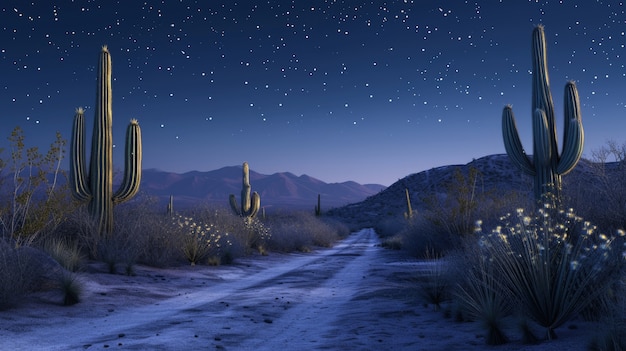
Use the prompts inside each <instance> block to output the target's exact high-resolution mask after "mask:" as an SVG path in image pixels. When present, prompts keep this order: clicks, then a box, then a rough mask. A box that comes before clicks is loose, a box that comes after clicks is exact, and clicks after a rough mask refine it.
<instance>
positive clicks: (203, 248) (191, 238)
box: [173, 215, 231, 266]
mask: <svg viewBox="0 0 626 351" xmlns="http://www.w3.org/2000/svg"><path fill="white" fill-rule="evenodd" d="M174 227H175V228H174V229H173V230H174V231H175V230H177V229H178V230H180V231H182V235H180V236H179V237H180V239H181V250H182V253H183V255H184V256H185V258H186V259H187V261H189V262H190V263H191V265H192V266H193V265H195V264H196V263H200V262H201V261H207V260H208V259H209V258H211V262H212V263H211V264H212V265H215V264H216V260H215V257H220V256H221V251H222V249H223V248H224V247H227V246H229V245H230V242H231V241H230V234H229V233H228V232H223V233H222V232H220V230H219V229H218V228H217V227H216V226H215V225H214V224H211V223H202V222H196V221H195V220H194V219H193V218H191V217H183V216H180V215H179V216H176V217H174Z"/></svg>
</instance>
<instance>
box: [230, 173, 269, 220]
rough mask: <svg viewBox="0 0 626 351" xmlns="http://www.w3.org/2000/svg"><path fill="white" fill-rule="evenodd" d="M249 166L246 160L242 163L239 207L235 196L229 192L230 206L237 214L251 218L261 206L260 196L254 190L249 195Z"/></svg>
mask: <svg viewBox="0 0 626 351" xmlns="http://www.w3.org/2000/svg"><path fill="white" fill-rule="evenodd" d="M250 188H251V187H250V168H249V167H248V162H244V163H243V188H242V189H241V207H239V205H238V204H237V198H236V197H235V195H234V194H230V198H229V200H230V207H231V208H232V209H233V212H235V214H237V216H241V217H245V218H247V219H252V218H254V217H255V216H256V214H257V213H258V212H259V209H260V208H261V196H260V195H259V194H258V193H257V192H256V191H255V192H254V193H252V196H250Z"/></svg>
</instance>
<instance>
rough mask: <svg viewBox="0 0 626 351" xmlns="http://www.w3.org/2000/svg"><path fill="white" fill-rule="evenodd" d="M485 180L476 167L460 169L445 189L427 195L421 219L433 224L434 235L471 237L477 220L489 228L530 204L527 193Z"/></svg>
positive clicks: (455, 172)
mask: <svg viewBox="0 0 626 351" xmlns="http://www.w3.org/2000/svg"><path fill="white" fill-rule="evenodd" d="M483 178H484V177H483V174H482V173H481V172H480V170H479V169H477V168H476V167H469V168H468V171H467V172H466V173H463V172H462V171H461V170H460V169H456V170H455V171H454V173H453V174H452V177H451V178H450V179H449V180H447V181H446V182H444V184H443V186H442V188H441V189H433V191H432V192H429V193H428V194H427V195H426V196H424V198H423V199H422V201H423V202H424V204H425V205H426V209H425V210H424V211H423V213H422V214H421V216H423V217H424V218H425V219H426V220H428V221H429V222H430V223H431V225H430V228H429V230H430V232H431V233H436V234H438V235H439V236H440V237H443V235H444V234H446V235H448V236H450V237H452V238H458V237H459V236H468V235H471V234H473V233H474V227H475V223H476V220H478V219H480V220H482V221H483V223H485V224H486V225H490V224H492V223H496V221H497V219H498V217H497V214H499V213H505V212H508V211H511V210H514V209H515V208H517V207H519V204H520V203H526V202H527V201H528V200H527V198H528V197H527V194H525V193H520V192H518V191H513V190H504V191H502V190H499V189H493V188H488V187H486V186H485V180H484V179H483ZM458 242H459V241H458V240H454V241H452V242H451V243H452V244H456V243H458Z"/></svg>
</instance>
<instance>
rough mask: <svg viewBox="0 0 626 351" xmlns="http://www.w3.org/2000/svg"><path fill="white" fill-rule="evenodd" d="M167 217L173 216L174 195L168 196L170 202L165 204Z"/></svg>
mask: <svg viewBox="0 0 626 351" xmlns="http://www.w3.org/2000/svg"><path fill="white" fill-rule="evenodd" d="M167 215H168V216H173V215H174V195H170V201H169V202H168V203H167Z"/></svg>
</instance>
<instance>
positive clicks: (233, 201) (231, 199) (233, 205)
mask: <svg viewBox="0 0 626 351" xmlns="http://www.w3.org/2000/svg"><path fill="white" fill-rule="evenodd" d="M228 200H229V202H230V208H232V209H233V212H235V214H236V215H237V216H241V208H239V204H237V197H235V195H233V194H230V196H229V197H228Z"/></svg>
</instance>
